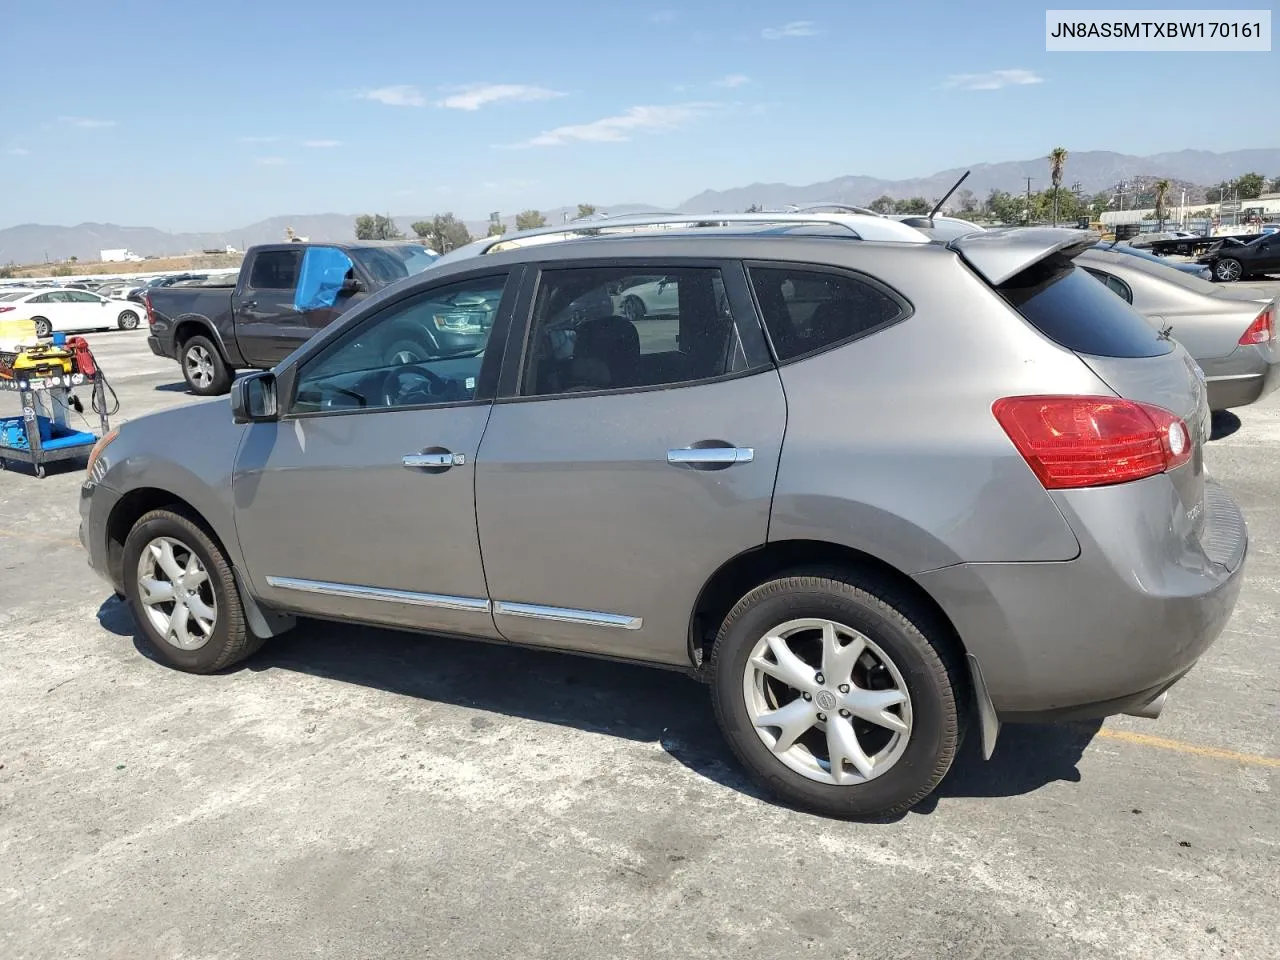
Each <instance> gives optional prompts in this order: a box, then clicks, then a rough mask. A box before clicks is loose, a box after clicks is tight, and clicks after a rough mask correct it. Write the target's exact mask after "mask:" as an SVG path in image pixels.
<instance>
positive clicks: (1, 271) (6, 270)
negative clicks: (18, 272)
mask: <svg viewBox="0 0 1280 960" xmlns="http://www.w3.org/2000/svg"><path fill="white" fill-rule="evenodd" d="M12 277H13V267H0V280H9V279H12Z"/></svg>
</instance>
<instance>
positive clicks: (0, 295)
mask: <svg viewBox="0 0 1280 960" xmlns="http://www.w3.org/2000/svg"><path fill="white" fill-rule="evenodd" d="M142 314H143V311H142V308H141V307H139V306H138V305H137V304H135V303H131V302H130V301H128V300H119V299H111V298H108V297H103V296H99V295H98V294H96V293H90V292H89V291H88V290H58V289H48V288H45V289H27V288H23V287H18V288H11V289H7V290H0V317H2V318H3V319H11V320H31V321H32V322H33V324H34V326H35V332H36V336H38V337H47V336H49V334H51V333H53V332H54V331H55V330H56V331H65V332H67V333H71V332H81V331H85V330H104V329H111V328H118V329H120V330H136V329H137V328H138V325H139V323H140V322H141V319H142Z"/></svg>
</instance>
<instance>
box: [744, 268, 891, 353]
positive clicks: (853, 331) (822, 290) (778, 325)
mask: <svg viewBox="0 0 1280 960" xmlns="http://www.w3.org/2000/svg"><path fill="white" fill-rule="evenodd" d="M749 272H750V274H751V285H752V287H753V288H754V289H755V293H756V299H757V300H758V301H759V303H760V312H761V314H762V315H763V317H764V325H765V329H767V330H768V331H769V338H770V340H772V341H773V349H774V351H775V352H776V353H777V355H778V360H779V362H785V361H787V360H792V359H794V358H796V357H799V356H803V355H805V354H809V353H813V352H814V351H817V350H823V349H826V348H827V347H831V346H835V345H836V344H838V343H841V342H844V341H847V340H852V339H854V338H855V337H860V336H865V335H866V334H869V333H874V332H875V331H877V330H882V329H883V328H885V327H887V326H889V325H890V324H893V323H897V322H898V321H899V320H901V319H902V318H903V317H905V316H906V315H907V313H908V308H907V306H906V304H904V303H902V302H901V301H900V300H898V299H896V298H895V297H893V296H891V295H890V294H889V293H887V292H886V291H884V290H881V289H880V288H879V287H877V286H875V285H873V284H872V283H870V282H868V281H865V280H861V279H859V278H857V277H853V276H850V275H848V274H844V273H828V272H825V271H818V270H812V269H805V268H804V267H803V266H798V265H797V266H790V265H786V266H782V265H779V266H776V267H775V266H769V267H764V266H753V267H751V268H750V270H749Z"/></svg>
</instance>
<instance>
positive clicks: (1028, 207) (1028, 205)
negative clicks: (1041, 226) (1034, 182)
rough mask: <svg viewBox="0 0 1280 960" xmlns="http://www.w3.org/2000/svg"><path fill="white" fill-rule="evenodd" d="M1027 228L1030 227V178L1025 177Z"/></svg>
mask: <svg viewBox="0 0 1280 960" xmlns="http://www.w3.org/2000/svg"><path fill="white" fill-rule="evenodd" d="M1026 217H1027V226H1031V178H1030V177H1027V213H1026Z"/></svg>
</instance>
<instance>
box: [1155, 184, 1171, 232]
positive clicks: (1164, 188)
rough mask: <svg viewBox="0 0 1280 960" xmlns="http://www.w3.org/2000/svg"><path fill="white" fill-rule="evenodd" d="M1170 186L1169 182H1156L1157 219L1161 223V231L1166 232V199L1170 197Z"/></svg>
mask: <svg viewBox="0 0 1280 960" xmlns="http://www.w3.org/2000/svg"><path fill="white" fill-rule="evenodd" d="M1170 186H1171V184H1170V183H1169V181H1168V180H1157V181H1156V219H1157V220H1159V221H1160V230H1161V231H1163V230H1164V218H1165V209H1164V198H1165V196H1166V195H1168V193H1169V187H1170Z"/></svg>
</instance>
